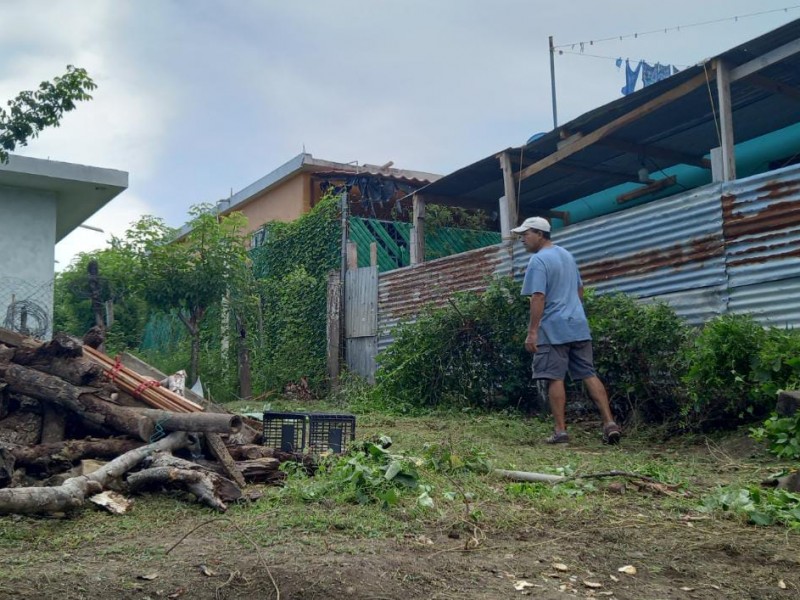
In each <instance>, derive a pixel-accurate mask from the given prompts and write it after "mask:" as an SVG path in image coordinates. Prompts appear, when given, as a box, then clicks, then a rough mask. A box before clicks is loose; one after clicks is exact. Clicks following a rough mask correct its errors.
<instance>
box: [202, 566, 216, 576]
mask: <svg viewBox="0 0 800 600" xmlns="http://www.w3.org/2000/svg"><path fill="white" fill-rule="evenodd" d="M200 572H201V573H202V574H203V575H205V576H206V577H213V576H214V575H216V573H214V571H212V570H211V569H209V568H208V567H207V566H205V565H200Z"/></svg>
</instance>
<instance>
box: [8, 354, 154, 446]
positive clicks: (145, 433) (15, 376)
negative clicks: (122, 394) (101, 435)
mask: <svg viewBox="0 0 800 600" xmlns="http://www.w3.org/2000/svg"><path fill="white" fill-rule="evenodd" d="M5 380H6V382H7V383H8V386H9V388H10V389H11V390H12V391H14V392H17V393H20V394H26V395H28V396H31V397H33V398H37V399H39V400H45V401H50V402H56V403H57V404H59V405H61V406H63V407H64V408H67V409H69V410H71V411H72V412H74V413H75V414H77V415H79V416H80V417H81V418H82V419H85V420H87V421H89V422H92V423H95V424H97V425H101V426H104V427H108V428H110V429H112V430H114V431H118V432H120V433H126V434H128V435H131V436H133V437H138V438H139V439H142V440H144V441H145V442H148V441H150V439H151V438H152V435H153V432H154V431H155V425H154V423H153V420H152V419H151V418H150V417H148V416H146V415H143V414H141V413H138V412H136V411H135V410H133V409H130V408H125V407H122V406H115V405H113V404H110V403H109V402H104V401H103V400H101V399H100V398H97V397H96V396H95V395H93V394H92V393H89V392H90V391H91V388H79V387H76V386H73V385H71V384H69V383H67V382H66V381H64V380H63V379H59V378H58V377H54V376H53V375H48V374H46V373H42V372H40V371H36V370H34V369H29V368H27V367H23V366H21V365H17V364H10V365H8V366H7V367H5Z"/></svg>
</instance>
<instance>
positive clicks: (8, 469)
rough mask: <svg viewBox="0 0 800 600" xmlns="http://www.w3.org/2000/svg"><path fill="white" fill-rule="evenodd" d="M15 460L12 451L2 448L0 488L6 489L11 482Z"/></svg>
mask: <svg viewBox="0 0 800 600" xmlns="http://www.w3.org/2000/svg"><path fill="white" fill-rule="evenodd" d="M15 460H16V459H15V458H14V455H13V454H12V453H11V450H10V449H8V448H3V447H2V446H0V488H4V487H6V486H7V485H8V484H9V483H10V482H11V478H12V477H13V476H14V464H15Z"/></svg>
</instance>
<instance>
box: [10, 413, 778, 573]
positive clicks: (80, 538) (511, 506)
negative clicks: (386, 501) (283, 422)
mask: <svg viewBox="0 0 800 600" xmlns="http://www.w3.org/2000/svg"><path fill="white" fill-rule="evenodd" d="M231 408H235V407H231ZM288 408H289V405H286V406H281V410H286V409H288ZM297 408H298V406H297V405H296V404H295V405H292V409H294V410H296V409H297ZM327 408H330V406H329V405H328V406H327ZM341 408H342V407H339V408H338V410H341ZM325 409H326V405H324V404H320V405H314V407H313V409H312V408H311V407H309V406H308V405H303V406H302V410H325ZM356 417H357V437H358V439H359V440H365V439H369V438H373V437H374V436H378V435H388V436H390V437H391V438H392V440H393V442H394V443H393V445H392V446H391V448H389V452H390V453H393V454H398V455H403V456H406V457H417V458H419V457H423V456H425V454H426V452H428V448H429V446H428V445H429V444H437V445H438V447H439V448H443V449H446V450H447V452H449V453H450V454H451V455H452V456H454V457H456V458H455V460H456V461H461V460H467V459H469V458H470V457H486V458H487V459H488V460H489V461H490V462H491V464H492V465H493V466H494V467H496V468H503V469H515V470H524V471H534V472H542V473H567V474H588V473H598V472H605V471H610V470H621V471H627V472H631V473H638V474H640V475H646V476H649V477H652V478H654V479H656V480H658V481H660V482H662V483H664V484H668V485H670V486H674V488H673V489H675V490H677V492H678V493H677V494H676V495H674V496H665V495H659V494H655V493H651V492H648V491H638V490H636V489H635V488H634V487H633V486H631V485H628V486H626V488H627V489H626V493H624V494H619V493H615V492H614V490H613V489H612V488H611V487H610V484H611V483H612V482H615V481H616V482H619V481H621V480H620V479H597V480H577V481H572V482H570V483H567V484H562V485H556V486H553V485H547V484H521V483H515V482H511V481H509V480H505V479H501V478H499V477H497V476H495V475H492V474H486V473H478V472H471V471H463V470H462V471H459V470H458V469H456V470H454V471H452V472H448V471H447V470H446V469H442V468H432V467H431V466H430V464H421V465H420V466H419V468H418V472H419V481H420V483H422V484H424V485H427V486H430V491H429V495H430V498H431V499H432V500H433V505H432V506H427V507H426V506H422V505H420V504H419V503H418V500H417V498H418V496H419V493H420V491H419V490H411V491H408V492H402V493H400V495H399V500H398V502H397V504H395V505H392V506H388V507H384V506H382V505H381V503H378V502H376V503H369V504H357V503H347V502H343V501H342V500H341V498H342V497H344V496H342V495H341V494H340V493H338V492H337V491H336V490H335V489H334V488H332V489H334V492H335V493H331V494H330V495H329V496H326V497H320V498H316V499H315V501H312V502H309V501H307V499H304V498H303V497H302V494H300V493H296V490H294V489H293V488H292V486H289V487H290V489H289V490H286V491H284V490H283V489H282V488H279V487H268V488H264V489H263V496H262V498H261V499H259V500H258V501H256V502H253V503H251V504H241V505H233V506H231V507H230V509H229V511H228V512H227V513H226V515H225V518H224V520H220V521H215V519H218V518H219V515H218V514H217V513H215V512H213V511H211V510H210V509H207V508H204V507H202V506H199V505H196V504H194V503H192V502H191V499H190V498H188V497H187V495H185V494H179V493H169V494H149V495H144V496H138V497H136V502H135V504H134V508H133V511H132V512H131V513H130V514H128V515H123V516H111V515H108V514H105V513H103V512H100V511H97V510H94V509H93V508H92V507H89V506H87V507H86V508H85V509H84V510H82V511H79V512H78V513H77V514H76V515H74V516H72V517H71V518H65V519H52V518H39V517H17V516H3V517H0V583H7V582H13V581H17V580H19V579H20V578H24V577H25V572H26V569H30V568H33V567H36V566H37V565H38V567H39V568H47V564H48V563H53V562H55V563H56V569H57V570H61V569H68V568H73V567H70V566H69V563H70V559H69V555H70V554H71V553H72V552H75V551H78V550H79V549H81V548H86V547H92V548H93V549H94V552H95V554H96V556H97V557H98V560H101V561H104V560H105V561H108V560H134V561H137V564H141V565H158V564H159V561H162V560H163V559H164V556H165V552H166V550H167V548H169V546H171V545H172V544H174V543H175V542H177V541H178V540H179V539H180V538H181V537H182V536H183V535H185V534H186V533H187V532H189V531H191V530H192V529H193V528H194V527H198V526H201V528H200V529H199V530H198V531H197V532H195V533H193V534H192V535H190V537H189V538H188V539H187V541H186V542H185V544H186V545H191V544H192V543H193V541H192V540H193V538H202V539H203V541H204V543H205V544H211V545H212V546H213V547H214V548H215V549H216V550H219V551H223V550H226V551H230V552H241V551H243V550H246V549H247V548H248V547H250V546H251V545H252V543H255V544H258V545H259V546H260V547H265V548H266V547H268V548H271V549H273V550H274V551H279V550H280V549H281V548H291V549H293V550H292V551H308V552H321V551H325V550H327V549H329V548H331V547H333V548H336V550H337V552H342V553H349V552H357V551H358V550H357V544H356V541H357V540H369V539H385V538H388V539H394V540H403V539H407V538H410V539H413V538H414V537H415V536H419V535H423V534H424V535H428V536H432V535H437V534H438V535H445V534H448V532H450V533H453V532H455V534H454V535H456V534H457V535H460V538H459V539H460V541H454V542H453V543H454V544H459V543H467V541H469V539H471V538H472V537H475V538H476V539H477V538H479V537H480V536H489V535H492V536H497V535H500V536H513V535H517V534H519V532H532V533H531V535H535V534H536V531H537V528H541V527H543V526H544V525H545V524H547V525H548V526H556V527H563V528H564V530H565V531H581V530H585V529H586V528H592V527H595V526H596V525H597V524H598V523H616V524H618V527H619V531H618V532H617V533H613V534H611V533H608V534H607V535H610V536H611V537H612V538H613V539H611V538H610V539H609V540H607V541H610V542H611V543H617V542H619V543H623V542H624V536H625V535H627V534H626V533H625V531H626V530H625V527H626V526H628V524H630V523H634V524H640V525H641V524H647V523H656V522H665V523H666V522H671V523H674V522H676V521H677V520H679V519H680V517H681V516H684V515H687V514H688V515H695V514H699V506H700V503H701V498H702V497H704V496H705V495H707V494H709V493H711V492H713V490H715V489H716V488H717V487H718V486H719V485H729V486H737V485H738V486H747V485H753V484H757V483H758V482H759V481H761V480H762V479H764V478H765V477H767V476H768V475H769V474H770V473H772V472H774V471H776V470H778V469H779V468H780V467H784V466H789V465H783V464H781V462H780V461H777V460H775V459H774V458H773V457H770V456H769V455H767V454H766V453H765V452H764V450H763V448H761V447H758V446H754V449H753V451H752V452H749V453H748V452H745V453H742V452H739V454H735V453H733V451H732V450H730V448H734V447H738V445H741V444H738V442H741V441H742V440H745V441H746V438H745V437H744V436H743V435H742V434H741V433H740V434H736V435H734V436H728V437H719V438H716V439H711V440H707V439H705V438H679V439H673V440H668V441H660V439H659V437H658V436H657V435H655V433H656V432H654V431H652V430H647V429H640V430H638V431H635V432H632V433H631V434H630V435H627V436H626V437H624V438H623V441H622V444H621V445H620V446H618V447H607V446H603V445H602V444H601V442H600V435H599V424H597V423H578V424H573V425H572V426H571V428H570V433H571V437H572V442H571V443H570V444H569V445H567V446H549V445H546V444H544V443H543V439H544V438H545V437H546V435H547V434H548V433H549V431H550V428H551V425H550V422H549V421H547V420H540V419H527V418H523V417H521V416H515V415H503V416H500V415H486V414H476V413H473V412H456V413H452V412H449V413H430V414H427V415H424V416H416V417H403V416H394V415H385V414H380V413H366V414H357V415H356ZM733 442H737V444H734V443H733ZM326 477H328V478H331V480H330V481H326V480H325V478H326ZM317 478H318V482H321V483H330V484H331V485H334V484H336V482H335V481H333V479H332V476H331V475H326V474H325V473H324V472H320V473H319V474H318V476H317ZM294 484H297V485H300V484H302V482H301V481H299V480H298V481H294V482H293V485H294ZM706 518H708V517H706ZM711 518H715V519H727V518H728V515H723V514H714V515H712V516H711ZM736 518H737V517H734V519H736ZM743 526H744V525H743ZM773 527H777V526H773ZM603 535H606V534H603ZM614 536H617V537H614ZM287 552H288V550H287ZM75 568H78V567H75ZM142 568H144V567H142Z"/></svg>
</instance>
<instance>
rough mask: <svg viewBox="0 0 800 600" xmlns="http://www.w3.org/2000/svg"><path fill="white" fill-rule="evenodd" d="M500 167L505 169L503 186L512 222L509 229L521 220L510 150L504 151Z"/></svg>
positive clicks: (509, 218) (509, 217)
mask: <svg viewBox="0 0 800 600" xmlns="http://www.w3.org/2000/svg"><path fill="white" fill-rule="evenodd" d="M500 168H502V169H503V188H504V192H505V197H506V203H507V205H508V206H507V209H508V220H509V222H510V223H511V227H510V228H509V229H512V228H514V227H516V226H517V224H518V222H519V221H518V219H519V212H518V208H517V187H516V180H515V179H514V170H513V168H512V166H511V156H509V154H508V152H503V153H502V154H501V155H500Z"/></svg>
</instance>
